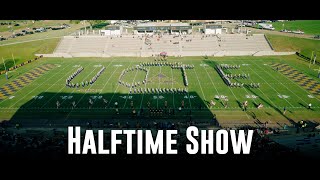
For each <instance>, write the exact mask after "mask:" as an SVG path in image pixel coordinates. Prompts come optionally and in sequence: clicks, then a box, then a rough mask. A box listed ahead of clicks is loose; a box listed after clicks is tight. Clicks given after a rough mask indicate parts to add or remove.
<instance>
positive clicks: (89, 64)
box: [41, 62, 94, 108]
mask: <svg viewBox="0 0 320 180" xmlns="http://www.w3.org/2000/svg"><path fill="white" fill-rule="evenodd" d="M92 63H94V62H91V63H89V64H88V65H87V66H86V67H88V66H90V65H91V64H92ZM92 72H93V71H92ZM92 72H91V73H92ZM91 73H90V74H91ZM90 74H89V75H90ZM87 77H88V76H86V77H85V78H87ZM64 88H65V86H63V87H62V88H60V90H59V91H58V92H57V93H55V94H54V95H53V96H52V97H51V98H50V99H49V100H48V101H47V102H46V103H45V104H43V105H42V106H41V108H43V107H44V106H45V105H47V104H48V103H49V102H50V101H51V100H52V99H53V98H54V97H56V96H57V94H60V92H61V91H62V90H63V89H64ZM75 89H76V88H74V89H73V90H72V92H71V93H69V94H68V96H69V95H71V94H72V93H73V92H74V91H75ZM63 102H64V101H63ZM63 102H62V103H63ZM62 103H60V104H61V105H62Z"/></svg>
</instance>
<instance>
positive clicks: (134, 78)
mask: <svg viewBox="0 0 320 180" xmlns="http://www.w3.org/2000/svg"><path fill="white" fill-rule="evenodd" d="M138 72H139V71H138V70H137V71H136V74H135V75H134V77H133V80H132V83H131V84H133V83H134V82H135V80H136V77H137V74H138ZM131 89H132V86H130V89H129V92H128V93H127V96H129V93H130V91H131ZM127 101H128V98H126V100H125V102H124V105H123V108H124V107H125V106H126V104H127Z"/></svg>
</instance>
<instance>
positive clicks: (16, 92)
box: [0, 63, 58, 104]
mask: <svg viewBox="0 0 320 180" xmlns="http://www.w3.org/2000/svg"><path fill="white" fill-rule="evenodd" d="M41 65H43V63H42V64H39V65H38V66H37V67H39V66H41ZM31 70H32V69H29V70H27V71H24V72H23V73H21V74H20V75H19V76H17V77H16V79H17V78H19V77H20V76H22V75H23V74H26V73H28V72H29V71H31ZM47 72H48V71H46V72H45V73H44V74H43V75H42V76H41V77H43V76H44V75H46V74H47ZM57 73H58V72H57ZM57 73H55V74H57ZM39 79H40V77H39V78H36V79H35V80H34V81H32V82H31V83H28V84H27V85H26V86H23V87H22V88H20V89H18V90H17V91H16V92H15V93H14V94H17V93H18V92H20V91H21V90H22V89H24V88H26V87H28V86H30V85H31V84H32V83H33V82H35V81H37V80H38V81H39ZM14 80H15V79H14ZM14 80H12V81H14ZM12 81H10V82H12ZM5 84H6V83H5ZM5 84H4V85H5ZM42 84H43V83H42ZM40 85H41V84H40ZM40 85H39V86H40ZM7 100H8V98H7V99H4V100H3V101H1V102H0V104H2V103H3V102H5V101H7Z"/></svg>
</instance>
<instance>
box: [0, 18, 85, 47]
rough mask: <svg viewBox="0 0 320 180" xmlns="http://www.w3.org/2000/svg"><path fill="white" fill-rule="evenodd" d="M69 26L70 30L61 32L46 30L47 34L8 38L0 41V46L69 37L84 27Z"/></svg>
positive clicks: (80, 25)
mask: <svg viewBox="0 0 320 180" xmlns="http://www.w3.org/2000/svg"><path fill="white" fill-rule="evenodd" d="M70 26H71V28H66V29H61V30H48V31H47V32H42V33H35V34H29V35H25V36H18V37H16V38H10V39H8V40H5V41H0V46H2V45H8V44H14V43H23V42H28V41H35V40H39V39H50V38H56V37H62V36H66V35H70V34H71V33H73V32H75V31H76V30H78V29H80V28H81V27H84V26H85V25H83V24H81V23H79V24H70Z"/></svg>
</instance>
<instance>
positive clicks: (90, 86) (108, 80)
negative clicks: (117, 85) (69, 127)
mask: <svg viewBox="0 0 320 180" xmlns="http://www.w3.org/2000/svg"><path fill="white" fill-rule="evenodd" d="M113 61H114V59H112V60H111V62H110V63H109V64H108V66H107V67H106V68H105V70H107V68H108V67H109V66H110V65H111V64H112V62H113ZM99 67H101V66H99ZM117 69H118V68H116V70H117ZM116 70H115V71H116ZM115 71H114V72H115ZM114 72H113V73H112V74H114ZM110 78H111V76H110V77H109V79H110ZM109 79H108V81H107V82H106V83H105V85H106V84H107V83H108V82H109ZM105 85H104V87H105ZM104 87H103V88H104ZM91 88H92V85H91V86H90V87H89V89H87V90H90V89H91ZM103 88H102V89H103ZM102 89H101V90H100V92H99V94H98V95H97V96H99V95H100V93H101V92H102ZM87 93H88V91H86V92H85V93H84V94H83V95H82V96H81V98H80V99H79V100H78V102H77V103H76V106H77V105H78V104H79V103H80V101H81V100H82V98H83V97H84V96H85V95H86V94H87ZM95 101H96V99H95V100H94V102H95ZM61 104H62V103H61ZM70 113H71V111H70ZM68 116H69V114H68ZM68 116H67V117H68Z"/></svg>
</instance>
